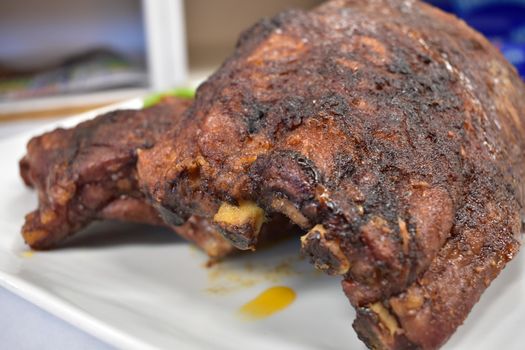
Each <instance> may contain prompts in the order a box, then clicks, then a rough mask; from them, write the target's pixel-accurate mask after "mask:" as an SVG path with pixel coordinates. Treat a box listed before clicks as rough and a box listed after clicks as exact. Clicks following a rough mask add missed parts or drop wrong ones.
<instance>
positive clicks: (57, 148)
mask: <svg viewBox="0 0 525 350" xmlns="http://www.w3.org/2000/svg"><path fill="white" fill-rule="evenodd" d="M190 104H191V100H186V99H178V98H167V99H165V100H164V101H163V102H162V103H160V104H158V105H156V106H153V107H150V108H147V109H144V110H137V111H136V110H121V111H116V112H112V113H108V114H105V115H101V116H99V117H97V118H95V119H94V120H90V121H87V122H84V123H81V124H79V125H78V126H76V127H75V128H72V129H57V130H54V131H52V132H49V133H45V134H43V135H41V136H38V137H35V138H33V139H32V140H31V141H30V142H29V143H28V146H27V155H26V156H25V157H24V158H23V159H22V160H21V162H20V172H21V175H22V177H23V179H24V181H25V183H26V184H27V185H28V186H31V187H34V188H35V189H36V190H37V191H38V198H39V206H38V210H36V211H34V212H32V213H30V214H28V215H27V216H26V222H25V225H24V227H23V229H22V233H23V236H24V238H25V240H26V242H27V243H28V244H29V245H30V246H31V247H32V248H35V249H48V248H51V247H53V246H55V245H56V244H57V243H58V242H60V241H61V240H63V239H64V238H66V237H67V236H69V235H71V234H73V233H75V232H76V231H78V230H79V229H81V228H83V227H84V226H86V225H87V224H89V223H90V222H91V221H93V220H103V219H116V220H122V221H132V222H140V223H147V224H152V225H165V224H164V222H163V221H162V220H161V219H160V217H159V214H158V213H157V211H156V210H155V209H154V208H153V207H152V206H150V205H149V204H148V203H147V201H146V199H145V197H144V195H143V194H142V193H141V192H140V191H139V188H138V182H137V176H136V160H137V149H139V148H140V149H147V148H150V147H152V146H153V145H154V144H155V142H156V141H157V139H158V138H159V137H160V136H161V135H162V134H163V133H164V132H166V131H167V130H170V129H172V128H177V125H178V123H179V121H180V119H181V117H182V114H183V112H184V111H185V110H186V108H187V107H188V106H189V105H190ZM173 229H174V230H175V231H176V232H177V233H178V234H180V235H181V236H183V237H185V238H186V239H188V240H191V241H194V242H195V243H196V244H197V245H199V246H200V247H201V248H203V249H204V250H205V251H206V252H207V253H208V254H209V255H210V256H212V257H220V256H223V255H225V254H227V253H229V252H230V251H231V250H232V247H231V245H230V244H229V243H227V242H226V240H224V239H223V238H222V237H221V236H220V235H219V234H218V233H217V232H216V230H215V229H214V228H213V227H212V226H211V224H210V223H209V222H208V221H207V220H204V219H202V218H199V217H195V216H193V217H190V218H189V219H188V221H187V222H186V223H185V224H184V225H183V226H181V227H177V228H173Z"/></svg>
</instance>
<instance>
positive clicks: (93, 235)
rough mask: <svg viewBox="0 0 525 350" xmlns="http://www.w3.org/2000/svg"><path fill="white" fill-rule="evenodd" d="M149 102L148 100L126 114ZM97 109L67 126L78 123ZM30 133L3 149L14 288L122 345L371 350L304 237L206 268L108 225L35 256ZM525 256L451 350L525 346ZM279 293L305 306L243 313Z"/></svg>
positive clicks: (3, 260)
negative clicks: (21, 171) (254, 316)
mask: <svg viewBox="0 0 525 350" xmlns="http://www.w3.org/2000/svg"><path fill="white" fill-rule="evenodd" d="M140 105H141V102H140V100H138V99H137V100H132V101H129V102H127V103H125V104H122V105H119V106H118V107H122V108H124V107H126V108H138V107H140ZM113 108H115V107H113ZM98 113H100V110H99V111H95V112H91V113H87V114H83V115H81V116H78V117H75V118H71V119H68V120H65V121H62V122H61V123H60V125H65V126H72V125H74V124H76V123H78V122H79V121H80V120H84V119H88V118H91V117H93V116H94V115H96V114H98ZM56 126H58V124H56V125H55V124H54V125H49V127H47V128H46V130H50V129H53V128H55V127H56ZM41 131H44V130H37V131H34V132H32V133H31V134H36V133H39V132H41ZM29 136H30V135H22V136H17V137H14V138H12V139H8V140H5V141H2V142H0V155H1V156H2V171H1V172H0V193H1V197H0V284H1V285H3V286H4V287H6V288H8V289H10V290H11V291H13V292H15V293H16V294H19V295H21V296H23V297H24V298H26V299H28V300H30V301H31V302H33V303H35V304H37V305H39V306H40V307H42V308H44V309H46V310H48V311H49V312H51V313H53V314H56V315H57V316H59V317H61V318H63V319H65V320H67V321H69V322H71V323H72V324H74V325H76V326H78V327H79V328H81V329H83V330H85V331H87V332H89V333H91V334H93V335H95V336H97V337H99V338H100V339H102V340H104V341H106V342H108V343H110V344H112V345H114V346H116V347H118V348H126V349H157V348H162V349H175V348H176V349H253V350H256V349H298V350H299V349H301V350H304V349H363V348H364V346H363V345H362V343H361V342H360V341H359V340H358V339H357V337H356V335H355V333H354V331H353V330H352V328H351V321H352V320H353V318H354V315H355V314H354V312H353V310H352V308H351V307H350V305H349V303H348V301H347V300H346V298H345V296H344V294H343V292H342V290H341V288H340V283H339V281H338V278H332V277H328V276H325V275H323V274H321V273H318V272H315V271H314V270H313V268H312V267H311V266H310V264H308V263H307V262H306V261H304V260H301V259H300V258H299V255H298V248H299V245H298V242H297V241H289V242H287V243H284V244H280V245H277V246H274V247H272V248H268V249H266V250H263V251H259V252H256V253H252V254H244V255H242V256H240V257H237V258H234V259H232V260H231V261H229V262H227V263H223V264H219V265H216V266H214V267H212V268H206V267H205V263H206V261H207V258H206V256H205V255H204V254H202V253H201V252H199V251H197V250H196V249H195V248H193V247H192V246H190V245H189V244H187V243H185V242H183V241H182V240H181V239H179V238H177V237H175V236H174V235H173V234H172V233H171V232H167V231H165V230H160V229H153V228H150V227H146V226H140V225H129V224H117V223H104V224H95V225H92V226H91V227H90V228H89V229H88V230H86V231H85V232H83V233H81V234H79V235H78V236H76V237H74V238H72V239H71V240H70V241H68V243H67V244H66V245H65V246H64V247H63V248H61V249H58V250H54V251H49V252H36V253H34V254H30V253H27V247H26V246H25V245H24V243H23V241H22V239H21V237H20V234H19V231H20V227H21V225H22V222H23V217H24V215H25V214H26V213H27V212H28V211H30V210H33V209H34V208H35V206H36V196H35V194H34V193H33V192H32V191H31V190H29V189H27V188H25V187H24V186H23V184H22V182H21V180H20V178H19V175H18V160H19V159H20V157H22V155H23V153H24V151H25V144H26V142H27V140H28V138H29ZM523 255H525V254H522V255H520V256H518V257H517V259H515V260H514V261H513V262H512V263H511V264H510V265H509V266H508V267H507V268H506V269H505V270H504V271H503V273H502V274H501V276H500V277H499V278H498V279H497V280H496V281H495V282H494V283H493V285H492V286H491V287H490V288H489V289H488V290H487V292H486V293H485V294H484V295H483V297H482V299H481V301H480V302H479V303H478V305H476V307H475V308H474V310H473V312H472V313H471V314H470V316H469V318H468V320H467V322H466V323H465V325H464V326H462V327H461V328H460V329H459V330H458V332H456V334H455V335H454V336H453V337H452V339H451V340H450V341H449V343H448V344H447V345H446V346H445V349H473V348H476V349H478V350H479V349H495V348H498V347H501V346H504V347H505V349H523V347H524V344H525V332H524V333H522V332H521V329H522V328H523V325H525V300H524V298H523V297H524V296H525V270H524V267H523V264H524V262H525V260H524V259H525V257H524V256H523ZM271 286H288V287H290V288H292V289H293V290H294V291H295V292H296V293H297V298H296V300H295V301H294V302H293V303H292V304H291V305H290V306H289V307H288V308H286V309H285V310H283V311H281V312H279V313H276V314H274V315H273V316H271V317H269V318H266V319H262V320H258V321H246V320H244V319H243V318H242V317H240V316H239V314H238V310H239V308H240V307H241V306H242V305H243V304H245V303H246V302H247V301H249V300H251V299H253V298H254V297H256V296H257V295H258V294H259V293H260V292H261V291H263V290H265V289H266V288H268V287H271Z"/></svg>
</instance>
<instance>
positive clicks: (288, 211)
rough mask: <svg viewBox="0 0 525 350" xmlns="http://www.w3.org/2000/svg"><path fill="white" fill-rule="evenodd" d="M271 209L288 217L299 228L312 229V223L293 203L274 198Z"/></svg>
mask: <svg viewBox="0 0 525 350" xmlns="http://www.w3.org/2000/svg"><path fill="white" fill-rule="evenodd" d="M271 207H272V209H273V210H275V211H276V212H278V213H282V214H284V215H286V216H287V217H288V218H289V219H290V220H292V222H294V223H295V224H297V225H298V226H299V227H301V228H303V229H306V228H308V227H310V221H308V219H307V218H306V217H305V216H304V215H303V214H302V213H301V212H300V211H299V209H297V208H296V207H295V206H294V205H293V203H292V202H290V201H289V200H287V199H284V198H274V199H273V200H272V203H271Z"/></svg>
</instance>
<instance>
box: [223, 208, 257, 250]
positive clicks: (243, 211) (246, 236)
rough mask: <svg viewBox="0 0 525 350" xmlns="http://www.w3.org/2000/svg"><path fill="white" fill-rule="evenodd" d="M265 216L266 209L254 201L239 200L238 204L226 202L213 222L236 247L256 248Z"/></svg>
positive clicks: (244, 248)
mask: <svg viewBox="0 0 525 350" xmlns="http://www.w3.org/2000/svg"><path fill="white" fill-rule="evenodd" d="M264 217H265V215H264V210H262V209H261V208H260V207H259V206H257V204H255V203H254V202H252V201H239V205H238V206H236V205H232V204H229V203H226V202H224V203H222V204H221V206H220V208H219V210H218V211H217V213H216V214H215V216H214V217H213V222H214V224H215V225H216V226H218V227H219V229H220V230H221V232H222V233H223V235H224V236H225V237H226V238H227V239H228V240H230V241H231V242H232V244H233V245H234V246H235V247H237V248H239V249H243V250H246V249H254V248H255V244H256V243H257V238H258V236H259V232H260V231H261V226H262V224H263V222H264Z"/></svg>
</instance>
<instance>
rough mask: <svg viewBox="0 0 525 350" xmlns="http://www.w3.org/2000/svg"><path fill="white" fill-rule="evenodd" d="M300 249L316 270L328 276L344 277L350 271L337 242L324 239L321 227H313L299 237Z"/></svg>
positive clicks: (324, 233) (324, 235)
mask: <svg viewBox="0 0 525 350" xmlns="http://www.w3.org/2000/svg"><path fill="white" fill-rule="evenodd" d="M301 248H302V252H303V254H305V255H308V256H309V257H310V259H311V260H312V262H313V263H314V265H315V267H316V268H317V269H319V270H322V271H324V272H326V273H328V274H330V275H344V274H346V273H347V272H348V270H350V261H348V259H347V257H346V256H345V254H344V253H343V251H342V250H341V247H340V246H339V242H337V241H335V240H328V239H326V229H325V228H324V227H323V225H315V226H314V227H313V228H312V229H311V230H310V231H309V232H308V233H307V234H306V235H304V236H302V237H301Z"/></svg>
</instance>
